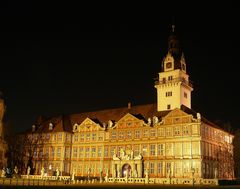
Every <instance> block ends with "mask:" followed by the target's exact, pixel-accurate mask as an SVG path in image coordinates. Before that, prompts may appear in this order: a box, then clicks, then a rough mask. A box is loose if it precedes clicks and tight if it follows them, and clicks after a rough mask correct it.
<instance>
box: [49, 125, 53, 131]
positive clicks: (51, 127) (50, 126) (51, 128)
mask: <svg viewBox="0 0 240 189" xmlns="http://www.w3.org/2000/svg"><path fill="white" fill-rule="evenodd" d="M49 130H50V131H51V130H53V124H52V123H49Z"/></svg>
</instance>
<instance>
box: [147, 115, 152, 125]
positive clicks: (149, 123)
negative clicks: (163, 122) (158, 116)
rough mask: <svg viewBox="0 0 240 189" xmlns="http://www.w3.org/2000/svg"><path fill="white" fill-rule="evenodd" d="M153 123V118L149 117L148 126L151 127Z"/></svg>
mask: <svg viewBox="0 0 240 189" xmlns="http://www.w3.org/2000/svg"><path fill="white" fill-rule="evenodd" d="M151 123H152V120H151V118H150V117H149V118H148V123H147V124H148V125H151Z"/></svg>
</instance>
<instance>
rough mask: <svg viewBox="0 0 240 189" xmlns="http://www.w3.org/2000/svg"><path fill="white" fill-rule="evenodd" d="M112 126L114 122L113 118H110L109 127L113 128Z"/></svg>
mask: <svg viewBox="0 0 240 189" xmlns="http://www.w3.org/2000/svg"><path fill="white" fill-rule="evenodd" d="M112 126H113V122H112V120H109V121H108V127H109V128H112Z"/></svg>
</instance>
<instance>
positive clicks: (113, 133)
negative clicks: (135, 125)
mask: <svg viewBox="0 0 240 189" xmlns="http://www.w3.org/2000/svg"><path fill="white" fill-rule="evenodd" d="M111 137H112V139H116V138H117V133H116V131H112V133H111Z"/></svg>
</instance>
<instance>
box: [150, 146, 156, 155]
mask: <svg viewBox="0 0 240 189" xmlns="http://www.w3.org/2000/svg"><path fill="white" fill-rule="evenodd" d="M155 155H156V145H155V144H150V156H155Z"/></svg>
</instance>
